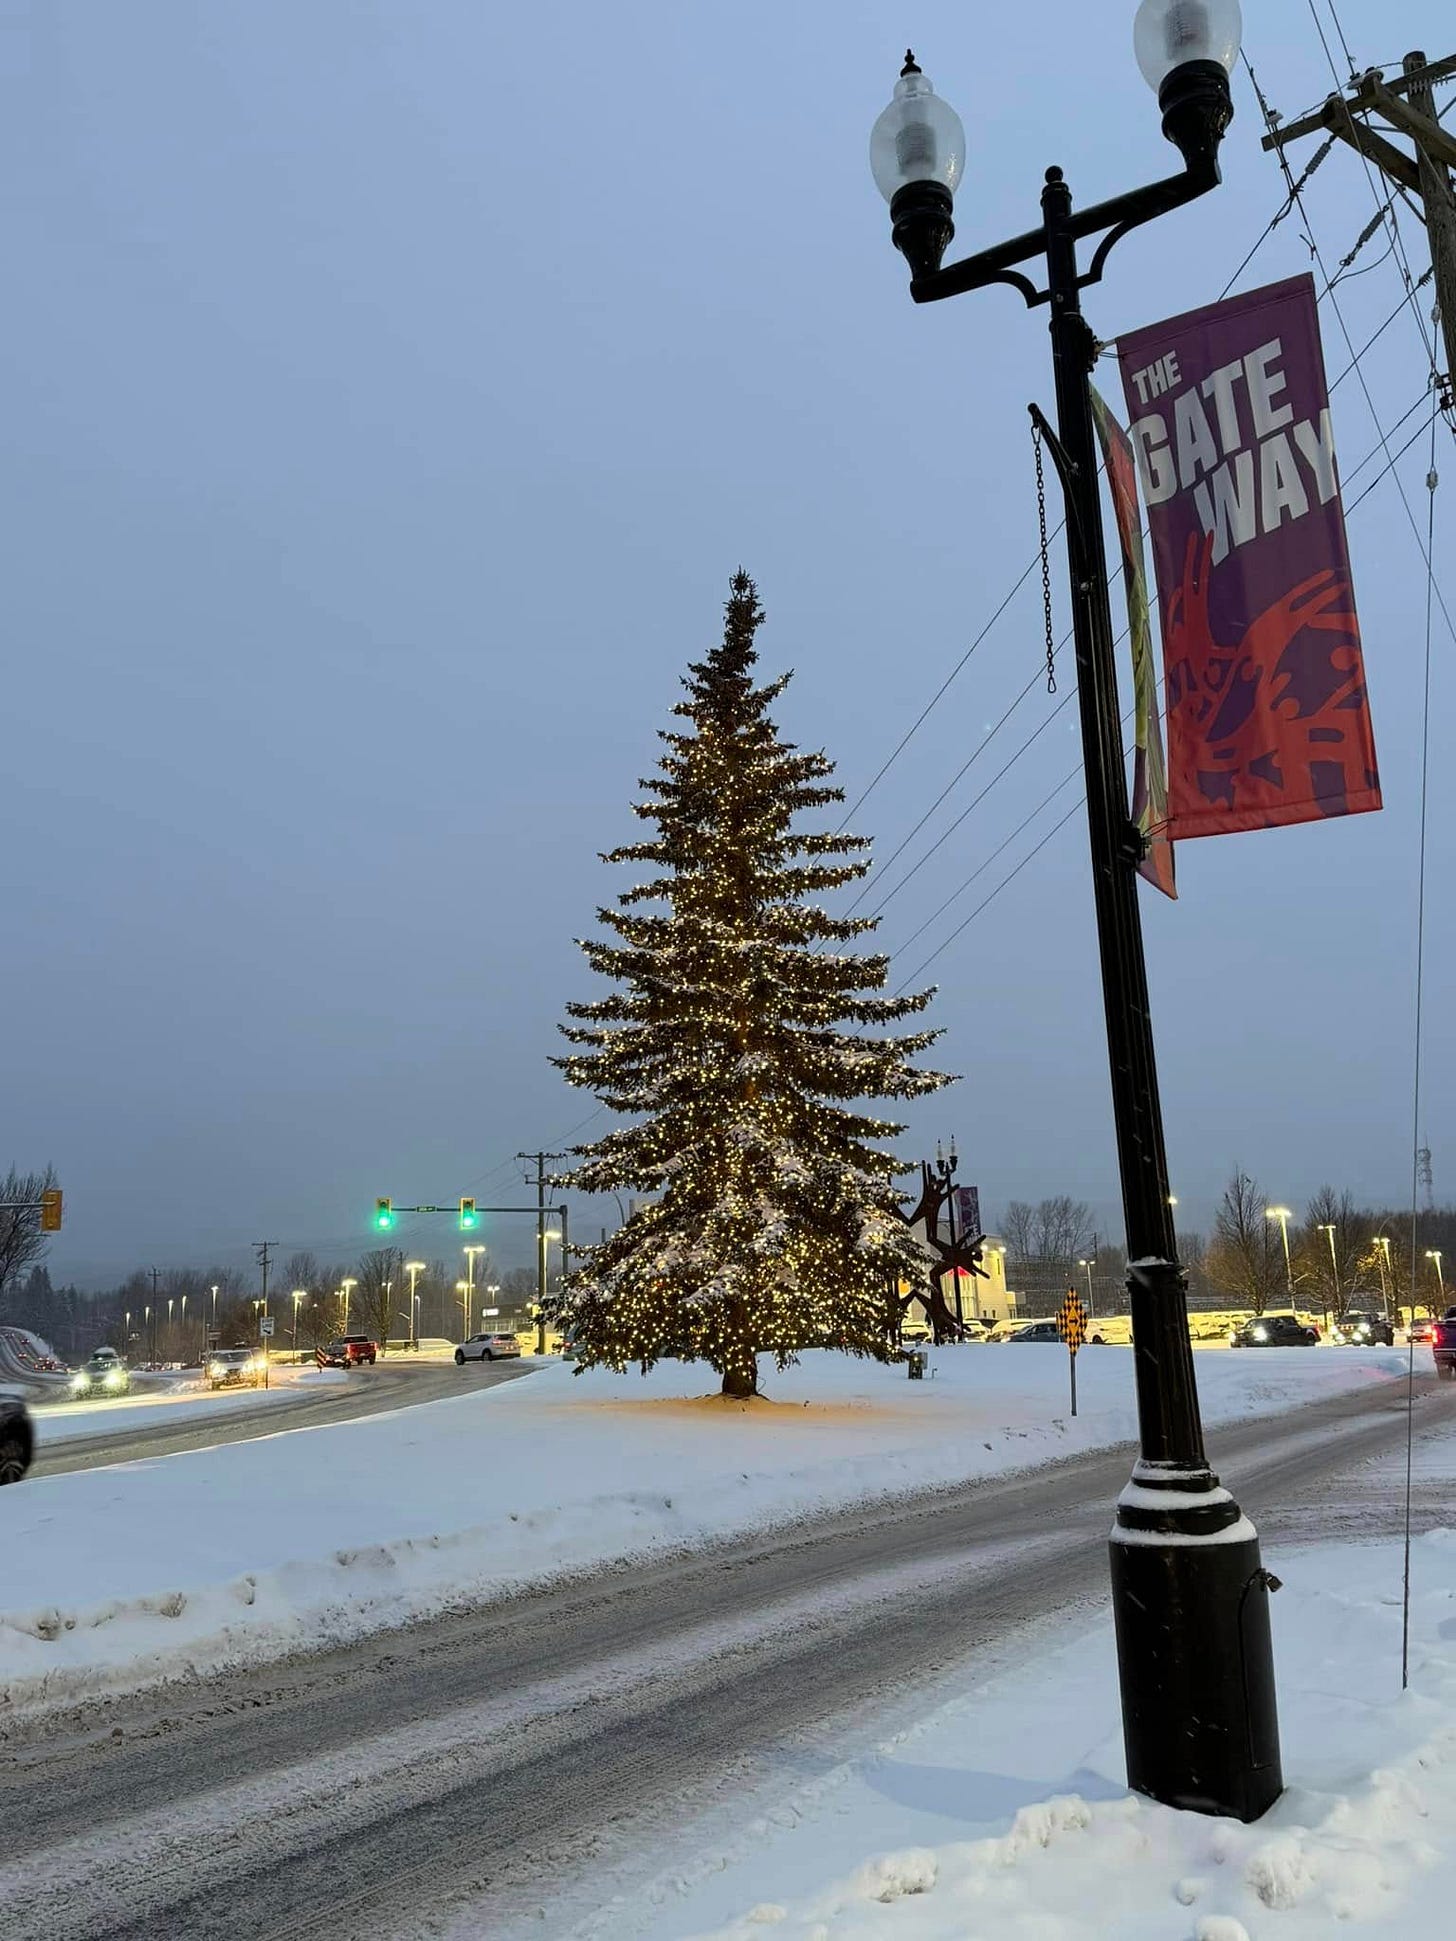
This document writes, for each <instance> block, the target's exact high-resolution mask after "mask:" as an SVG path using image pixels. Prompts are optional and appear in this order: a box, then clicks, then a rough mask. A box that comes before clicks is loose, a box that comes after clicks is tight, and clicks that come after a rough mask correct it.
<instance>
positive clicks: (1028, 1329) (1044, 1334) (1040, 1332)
mask: <svg viewBox="0 0 1456 1941" xmlns="http://www.w3.org/2000/svg"><path fill="white" fill-rule="evenodd" d="M1061 1338H1062V1337H1061V1336H1060V1335H1059V1334H1058V1333H1057V1324H1056V1322H1055V1321H1028V1322H1027V1323H1026V1326H1025V1327H1023V1328H1014V1329H1013V1330H1012V1331H1011V1333H1010V1334H1008V1335H1003V1336H1002V1340H1003V1341H1050V1342H1053V1343H1058V1344H1059V1343H1060V1341H1061Z"/></svg>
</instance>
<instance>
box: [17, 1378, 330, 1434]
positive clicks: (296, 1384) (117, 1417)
mask: <svg viewBox="0 0 1456 1941" xmlns="http://www.w3.org/2000/svg"><path fill="white" fill-rule="evenodd" d="M348 1379H349V1377H348V1375H347V1374H346V1373H345V1372H344V1370H343V1369H342V1368H286V1369H274V1371H273V1373H272V1375H271V1377H270V1379H269V1386H268V1387H267V1388H266V1389H263V1388H223V1389H218V1390H217V1392H216V1393H214V1392H213V1391H212V1390H210V1389H209V1388H208V1387H207V1385H206V1383H204V1382H202V1381H200V1380H197V1379H192V1380H182V1381H178V1382H176V1383H174V1384H173V1385H172V1387H171V1388H170V1390H169V1391H168V1392H166V1393H165V1394H158V1393H156V1392H155V1391H145V1390H134V1391H133V1392H132V1393H131V1394H130V1395H118V1396H115V1397H114V1398H111V1399H109V1400H108V1399H106V1398H102V1399H100V1400H98V1401H94V1402H89V1401H88V1402H73V1401H64V1402H51V1403H47V1404H45V1405H44V1406H42V1407H39V1408H32V1411H31V1413H32V1417H33V1419H34V1422H35V1439H36V1445H37V1447H39V1448H44V1449H50V1448H54V1447H55V1446H56V1445H57V1444H59V1443H63V1442H76V1441H80V1440H82V1439H85V1438H89V1437H92V1436H110V1435H118V1434H121V1433H123V1432H124V1431H127V1430H131V1429H154V1428H156V1427H157V1426H158V1425H159V1424H165V1425H166V1426H168V1427H171V1425H172V1424H173V1423H176V1424H177V1425H178V1426H179V1427H180V1425H181V1424H182V1423H184V1422H188V1421H192V1420H193V1419H194V1418H198V1417H201V1418H203V1419H205V1420H208V1421H211V1420H214V1419H215V1418H216V1417H217V1415H218V1414H219V1413H220V1412H221V1413H223V1414H226V1413H227V1412H229V1411H230V1410H233V1409H239V1408H241V1409H245V1410H246V1409H247V1408H250V1407H263V1408H266V1407H268V1405H269V1404H270V1403H274V1402H289V1401H295V1402H296V1401H297V1400H298V1398H299V1396H300V1395H306V1394H308V1393H309V1391H310V1390H312V1389H314V1388H316V1387H318V1386H319V1385H320V1384H328V1383H332V1382H346V1381H347V1380H348Z"/></svg>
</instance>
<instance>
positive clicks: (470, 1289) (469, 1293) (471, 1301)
mask: <svg viewBox="0 0 1456 1941" xmlns="http://www.w3.org/2000/svg"><path fill="white" fill-rule="evenodd" d="M460 1251H461V1253H463V1254H464V1256H465V1339H466V1340H467V1341H468V1340H469V1339H470V1321H471V1317H472V1315H473V1314H474V1313H475V1256H476V1255H477V1254H483V1253H484V1252H485V1248H484V1247H462V1248H461V1249H460Z"/></svg>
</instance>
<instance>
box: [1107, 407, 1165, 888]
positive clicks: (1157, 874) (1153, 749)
mask: <svg viewBox="0 0 1456 1941" xmlns="http://www.w3.org/2000/svg"><path fill="white" fill-rule="evenodd" d="M1092 420H1093V423H1094V424H1095V425H1096V427H1097V438H1098V442H1099V443H1100V445H1101V446H1102V461H1103V463H1104V464H1105V465H1106V467H1107V483H1108V486H1109V487H1110V489H1111V492H1112V509H1113V511H1114V512H1115V513H1116V515H1117V537H1118V540H1119V542H1120V544H1121V547H1122V581H1123V586H1124V588H1125V589H1126V592H1127V630H1128V635H1129V638H1130V639H1131V642H1132V690H1133V699H1134V706H1135V710H1136V711H1135V713H1134V715H1133V722H1134V739H1133V749H1134V753H1133V766H1132V819H1133V821H1134V822H1135V823H1136V824H1137V826H1138V829H1139V830H1140V831H1141V833H1142V838H1143V842H1144V843H1145V845H1146V852H1145V854H1144V856H1143V860H1142V861H1141V862H1140V863H1139V864H1138V874H1139V875H1140V876H1145V877H1146V878H1147V880H1148V881H1149V882H1150V883H1153V884H1156V886H1157V887H1158V888H1159V889H1160V890H1161V891H1162V892H1163V894H1164V896H1172V897H1176V896H1177V894H1178V888H1177V882H1176V879H1175V877H1174V873H1173V845H1172V843H1171V842H1169V840H1168V775H1167V770H1166V768H1165V766H1164V763H1163V735H1162V730H1161V728H1160V727H1159V725H1158V675H1157V670H1156V668H1155V667H1154V664H1153V635H1152V629H1151V627H1150V626H1149V625H1148V575H1147V568H1146V567H1145V566H1144V564H1143V520H1142V513H1141V511H1140V510H1139V507H1138V488H1137V465H1136V462H1135V460H1134V458H1133V451H1132V445H1131V442H1130V441H1129V439H1128V435H1127V433H1126V432H1125V431H1124V430H1123V428H1122V426H1121V425H1120V424H1119V423H1118V422H1117V420H1116V418H1114V417H1113V415H1112V413H1111V412H1110V411H1109V410H1108V409H1107V401H1106V399H1105V398H1104V397H1103V396H1102V393H1101V392H1100V391H1099V390H1098V389H1097V387H1096V385H1093V387H1092Z"/></svg>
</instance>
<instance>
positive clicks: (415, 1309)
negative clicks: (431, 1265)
mask: <svg viewBox="0 0 1456 1941" xmlns="http://www.w3.org/2000/svg"><path fill="white" fill-rule="evenodd" d="M404 1271H405V1272H406V1273H407V1274H408V1275H409V1287H410V1347H411V1348H412V1349H414V1350H415V1351H416V1353H418V1351H419V1345H420V1326H419V1299H420V1297H419V1295H418V1294H416V1292H415V1282H416V1281H417V1280H418V1279H419V1277H420V1275H421V1274H423V1273H424V1271H425V1263H424V1261H422V1260H407V1261H406V1262H405V1264H404Z"/></svg>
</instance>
